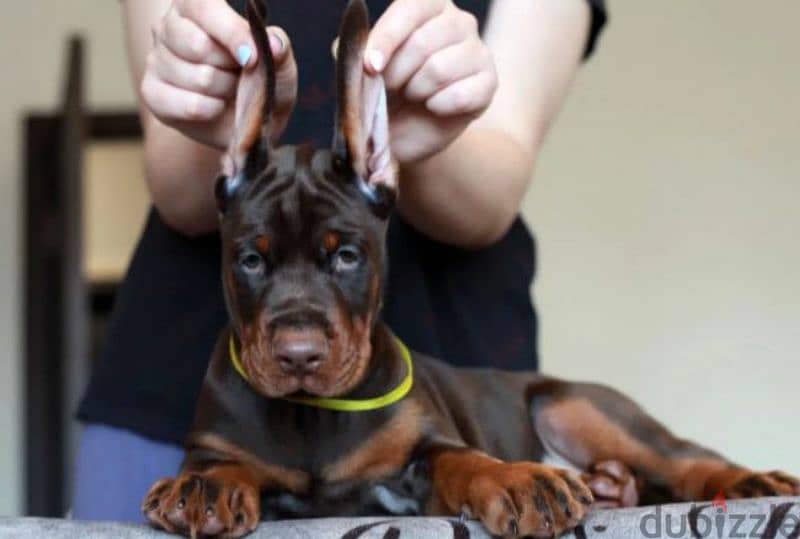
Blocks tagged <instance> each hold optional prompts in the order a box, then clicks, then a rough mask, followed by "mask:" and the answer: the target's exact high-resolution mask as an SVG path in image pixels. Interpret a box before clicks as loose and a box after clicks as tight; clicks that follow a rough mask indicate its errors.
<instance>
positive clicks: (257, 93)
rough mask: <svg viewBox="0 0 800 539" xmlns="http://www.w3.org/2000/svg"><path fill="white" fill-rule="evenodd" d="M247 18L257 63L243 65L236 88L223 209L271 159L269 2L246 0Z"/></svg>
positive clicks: (220, 198)
mask: <svg viewBox="0 0 800 539" xmlns="http://www.w3.org/2000/svg"><path fill="white" fill-rule="evenodd" d="M246 16H247V21H248V22H249V23H250V32H251V33H252V34H253V40H254V41H255V43H256V48H257V52H258V63H257V64H256V65H255V66H253V67H251V68H247V69H244V70H243V71H242V73H241V76H240V77H239V86H238V88H237V91H236V111H235V116H234V125H233V134H232V138H231V143H230V145H229V146H228V149H227V151H226V152H225V154H224V155H223V156H222V176H220V177H219V178H218V180H217V184H216V187H215V194H216V197H217V206H218V208H219V210H220V211H221V212H222V213H224V212H225V210H226V209H227V208H228V206H229V204H230V201H231V200H232V199H233V198H234V197H235V196H236V194H237V192H238V191H239V190H240V189H241V188H242V187H243V186H244V185H245V184H246V183H247V182H248V181H249V179H251V178H253V177H254V176H255V175H257V174H258V173H259V172H261V171H262V170H264V168H266V166H267V164H268V163H269V154H270V152H271V150H272V147H271V142H270V137H271V134H272V130H273V122H272V110H273V107H274V103H275V60H274V58H273V57H272V49H270V46H269V37H268V36H267V19H268V15H267V5H266V2H264V0H247V8H246Z"/></svg>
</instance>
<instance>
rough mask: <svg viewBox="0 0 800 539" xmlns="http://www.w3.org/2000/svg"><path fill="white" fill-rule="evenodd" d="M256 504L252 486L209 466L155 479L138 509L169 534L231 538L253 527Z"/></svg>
mask: <svg viewBox="0 0 800 539" xmlns="http://www.w3.org/2000/svg"><path fill="white" fill-rule="evenodd" d="M259 506H260V500H259V493H258V491H257V489H256V488H255V487H253V486H252V485H250V484H248V483H244V482H241V481H237V480H235V479H226V478H225V477H224V474H220V473H216V472H215V471H214V470H213V469H212V470H210V471H209V472H184V473H182V474H181V475H179V476H178V477H177V478H175V479H161V480H159V481H157V482H156V483H155V484H154V485H153V486H152V487H151V488H150V491H149V492H148V493H147V496H145V499H144V502H143V503H142V512H143V513H144V516H145V517H146V518H147V520H148V521H149V522H150V523H151V524H153V525H154V526H156V527H159V528H162V529H164V530H166V531H168V532H170V533H179V534H182V535H186V536H188V537H192V538H194V537H199V536H202V537H220V538H225V539H228V538H231V539H233V538H238V537H242V536H244V535H247V534H248V533H250V532H251V531H253V530H254V529H255V528H256V526H257V525H258V521H259V517H260V511H259V509H260V507H259Z"/></svg>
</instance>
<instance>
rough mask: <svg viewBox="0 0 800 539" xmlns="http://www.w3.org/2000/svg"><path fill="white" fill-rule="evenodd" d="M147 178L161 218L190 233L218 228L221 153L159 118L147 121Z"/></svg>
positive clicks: (196, 233) (199, 232) (195, 233)
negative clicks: (216, 188)
mask: <svg viewBox="0 0 800 539" xmlns="http://www.w3.org/2000/svg"><path fill="white" fill-rule="evenodd" d="M144 146H145V147H144V152H145V178H146V180H147V186H148V188H149V190H150V194H151V197H152V200H153V205H154V206H155V207H156V209H157V210H158V212H159V214H160V215H161V218H162V219H163V220H164V221H165V222H166V223H167V224H168V225H169V226H171V227H172V228H174V229H176V230H177V231H179V232H181V233H182V234H185V235H187V236H198V235H201V234H205V233H208V232H211V231H213V230H214V229H215V228H216V227H217V224H218V223H217V211H216V203H215V201H214V181H215V178H216V176H217V174H218V173H219V170H220V152H219V151H217V150H215V149H213V148H210V147H207V146H203V145H201V144H199V143H197V142H194V141H192V140H190V139H188V138H187V137H185V136H184V135H182V134H181V133H179V132H178V131H175V130H173V129H171V128H169V127H167V126H165V125H163V124H160V123H158V120H155V119H154V118H152V117H150V118H149V119H146V120H145V144H144Z"/></svg>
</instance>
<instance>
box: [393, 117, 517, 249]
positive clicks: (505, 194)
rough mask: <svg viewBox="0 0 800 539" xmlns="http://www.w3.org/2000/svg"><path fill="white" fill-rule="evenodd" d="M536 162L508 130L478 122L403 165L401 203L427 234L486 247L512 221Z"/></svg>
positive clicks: (403, 211) (406, 215)
mask: <svg viewBox="0 0 800 539" xmlns="http://www.w3.org/2000/svg"><path fill="white" fill-rule="evenodd" d="M532 167H533V156H532V153H531V152H530V150H525V149H523V148H521V147H520V146H519V144H518V143H516V142H515V141H514V140H513V139H512V138H511V137H510V136H509V135H508V134H506V133H504V132H502V131H499V130H493V129H488V128H483V127H478V126H475V125H473V126H472V127H470V128H468V129H467V130H466V131H465V132H464V133H463V134H462V135H461V136H460V137H459V138H458V139H456V141H455V142H453V144H452V145H450V147H448V148H447V149H446V150H444V151H443V152H441V153H439V154H438V155H436V156H434V157H432V158H430V159H428V160H426V161H423V162H421V163H418V164H414V165H409V166H403V167H401V169H400V173H401V176H400V177H401V180H400V182H401V183H400V187H401V189H400V197H399V204H398V208H399V210H400V213H401V215H402V216H403V218H404V219H406V220H407V221H408V222H409V223H410V224H412V226H414V227H415V228H417V229H418V230H420V231H421V232H422V233H423V234H425V235H426V236H429V237H431V238H433V239H435V240H438V241H442V242H445V243H449V244H452V245H458V246H461V247H465V248H480V247H484V246H486V245H490V244H492V243H494V242H495V241H497V240H498V239H500V238H501V237H502V236H503V234H505V232H506V231H507V230H508V228H509V227H510V225H511V223H512V222H513V220H514V218H515V217H516V215H517V213H518V210H519V201H520V200H521V198H522V197H523V195H524V192H525V188H526V186H527V184H528V180H529V177H530V175H531V170H532Z"/></svg>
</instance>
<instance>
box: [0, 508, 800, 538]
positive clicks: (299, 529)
mask: <svg viewBox="0 0 800 539" xmlns="http://www.w3.org/2000/svg"><path fill="white" fill-rule="evenodd" d="M692 529H694V532H693V531H692ZM0 537H14V538H20V539H39V538H41V537H63V538H74V539H93V538H100V537H115V538H116V537H119V538H131V539H150V538H163V537H171V536H169V535H167V534H164V533H161V532H157V531H155V530H151V529H149V528H146V527H142V526H132V525H127V524H112V523H85V522H76V521H69V520H47V519H38V518H20V519H15V518H4V519H0ZM250 537H253V538H254V539H266V538H270V539H449V538H451V537H452V538H453V539H489V536H488V535H487V534H486V533H485V532H484V531H483V529H482V528H481V526H480V525H479V524H477V523H475V522H466V523H461V522H459V520H458V519H440V518H400V519H391V518H388V519H387V518H367V519H351V518H339V519H327V520H305V521H299V520H298V521H284V522H266V523H264V524H262V525H261V526H260V527H259V528H258V530H257V531H256V532H255V533H254V534H253V535H251V536H250ZM565 537H568V538H574V539H582V538H590V537H594V538H609V539H628V538H634V537H636V538H640V537H658V538H669V537H674V538H700V537H702V538H705V537H709V538H711V537H713V538H731V539H733V538H736V537H739V538H747V537H761V538H763V539H778V538H781V539H783V538H797V537H800V498H764V499H758V500H739V501H729V502H728V503H727V510H723V509H722V508H721V507H714V506H712V505H711V504H708V503H702V504H673V505H662V506H651V507H639V508H634V509H621V510H614V511H596V512H594V513H592V514H591V515H590V516H589V518H588V519H587V520H586V522H585V523H584V525H583V526H581V527H580V528H579V529H577V530H575V532H574V533H571V534H568V535H566V536H565Z"/></svg>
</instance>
